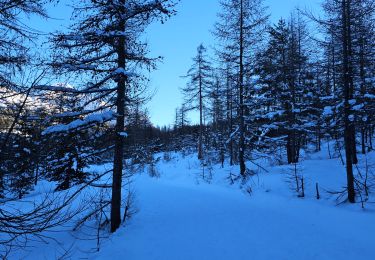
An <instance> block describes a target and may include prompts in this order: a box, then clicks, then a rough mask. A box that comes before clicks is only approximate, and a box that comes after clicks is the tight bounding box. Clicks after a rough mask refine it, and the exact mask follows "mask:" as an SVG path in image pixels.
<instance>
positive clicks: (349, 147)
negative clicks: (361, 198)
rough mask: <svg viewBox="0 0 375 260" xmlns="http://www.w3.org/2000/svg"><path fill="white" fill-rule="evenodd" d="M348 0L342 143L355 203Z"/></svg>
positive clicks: (346, 2) (345, 1)
mask: <svg viewBox="0 0 375 260" xmlns="http://www.w3.org/2000/svg"><path fill="white" fill-rule="evenodd" d="M349 1H350V0H343V1H342V23H343V24H342V31H343V37H342V42H343V68H344V72H343V81H344V97H345V100H344V110H345V111H344V124H345V126H344V127H345V129H344V142H345V154H346V175H347V186H348V187H347V190H348V200H349V202H350V203H355V189H354V175H353V152H354V151H353V139H352V137H353V136H352V135H353V132H352V127H351V125H352V122H351V121H350V119H349V116H350V103H349V100H350V94H351V93H350V92H351V91H350V88H351V86H350V77H351V75H350V68H349V44H348V43H349V41H350V40H351V39H350V38H349V36H350V35H349V31H350V29H349V28H350V20H349V18H350V17H349V12H348V10H349V9H350V6H349V4H350V2H349Z"/></svg>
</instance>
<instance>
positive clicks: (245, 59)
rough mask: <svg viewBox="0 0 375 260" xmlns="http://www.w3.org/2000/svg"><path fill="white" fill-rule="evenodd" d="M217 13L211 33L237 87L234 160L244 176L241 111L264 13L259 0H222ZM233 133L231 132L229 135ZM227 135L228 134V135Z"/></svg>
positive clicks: (244, 102)
mask: <svg viewBox="0 0 375 260" xmlns="http://www.w3.org/2000/svg"><path fill="white" fill-rule="evenodd" d="M220 5H221V12H220V13H219V14H218V19H219V21H218V22H217V23H216V25H215V29H214V34H215V36H216V38H217V39H218V41H219V45H220V46H221V49H222V56H224V57H225V59H226V60H227V61H228V62H231V63H232V64H233V66H234V68H235V71H236V78H237V80H236V85H237V93H238V94H237V96H238V102H237V111H238V113H237V121H238V122H237V123H238V129H237V130H236V131H235V132H236V133H237V134H238V136H239V145H238V147H239V148H238V154H239V156H238V159H239V164H240V174H241V175H242V176H245V175H246V164H245V150H246V125H245V116H246V114H245V110H246V103H247V102H248V99H249V95H248V93H249V92H250V89H251V86H250V85H249V84H247V83H250V82H251V80H250V77H251V74H252V71H253V69H254V68H253V65H252V62H254V60H252V59H253V58H254V57H255V49H256V47H257V46H258V44H259V42H261V39H262V37H261V32H262V31H263V30H264V28H265V25H266V22H267V20H268V16H267V15H266V14H265V11H266V9H265V7H264V5H263V0H223V1H221V2H220ZM232 134H233V133H232ZM232 134H231V135H232Z"/></svg>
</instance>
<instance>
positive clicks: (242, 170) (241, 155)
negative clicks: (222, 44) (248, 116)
mask: <svg viewBox="0 0 375 260" xmlns="http://www.w3.org/2000/svg"><path fill="white" fill-rule="evenodd" d="M240 5H241V6H240V28H239V29H240V39H239V44H240V72H239V92H240V93H239V98H240V104H239V106H240V107H239V117H240V127H239V133H240V143H239V153H238V155H239V156H238V159H239V163H240V174H241V175H242V176H245V175H246V165H245V158H244V157H245V156H244V155H245V118H244V65H243V58H244V57H243V56H244V32H243V31H244V28H243V27H244V10H243V0H241V2H240Z"/></svg>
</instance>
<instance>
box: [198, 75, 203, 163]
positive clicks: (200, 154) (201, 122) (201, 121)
mask: <svg viewBox="0 0 375 260" xmlns="http://www.w3.org/2000/svg"><path fill="white" fill-rule="evenodd" d="M202 142H203V95H202V77H201V76H199V144H198V146H199V147H198V159H199V160H202V159H203V145H202Z"/></svg>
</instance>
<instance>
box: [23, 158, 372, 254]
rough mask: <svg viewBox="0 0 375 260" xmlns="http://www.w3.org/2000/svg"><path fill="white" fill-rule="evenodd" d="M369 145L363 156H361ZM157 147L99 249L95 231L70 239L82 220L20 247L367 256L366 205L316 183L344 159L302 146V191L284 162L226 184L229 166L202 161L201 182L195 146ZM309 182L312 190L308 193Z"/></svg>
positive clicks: (337, 183)
mask: <svg viewBox="0 0 375 260" xmlns="http://www.w3.org/2000/svg"><path fill="white" fill-rule="evenodd" d="M374 155H375V154H374V153H372V154H369V155H368V156H367V158H368V159H369V162H370V163H371V162H375V156H374ZM159 156H160V157H161V160H160V161H159V162H158V163H157V165H156V170H157V172H158V173H159V174H160V178H151V177H149V176H148V174H147V170H146V171H145V172H144V173H140V174H137V175H136V176H135V177H134V182H133V184H132V187H133V189H134V190H135V193H136V207H137V209H138V210H139V211H138V213H137V214H136V215H134V216H133V218H132V219H131V220H130V221H128V223H127V225H125V226H124V227H122V228H121V229H120V230H119V231H118V232H116V233H115V234H114V235H112V236H110V237H109V238H108V239H102V240H101V246H100V250H99V252H96V253H95V252H94V251H95V250H93V248H95V247H96V241H95V239H94V240H92V241H91V240H81V239H75V238H76V237H82V233H83V232H86V231H87V230H86V231H81V232H82V233H81V234H79V233H73V234H70V233H68V232H62V233H59V234H57V235H56V238H58V239H59V240H60V241H62V244H60V246H56V244H53V243H52V244H50V245H44V244H38V245H37V244H35V246H36V248H35V249H31V250H30V252H29V253H27V254H26V255H25V254H23V256H26V258H27V259H54V258H57V257H58V256H59V255H61V254H64V251H63V250H62V248H65V249H66V250H69V252H68V253H67V254H66V257H65V258H67V259H130V260H138V259H140V260H143V259H145V260H153V259H155V260H156V259H157V260H179V259H181V260H182V259H187V260H194V259H204V260H210V259H213V260H218V259H255V260H257V259H288V260H290V259H298V260H300V259H319V260H325V259H327V260H328V259H329V260H331V259H350V260H352V259H356V260H360V259H363V260H367V259H368V260H372V259H375V247H374V234H375V221H374V219H375V211H374V209H375V208H374V206H373V204H367V205H366V209H364V210H363V209H361V205H360V204H356V205H348V204H341V205H338V206H336V201H335V197H333V196H332V195H330V194H329V193H327V192H325V190H341V188H342V187H344V186H345V168H344V166H343V165H342V164H341V162H340V160H339V159H332V160H329V159H327V155H326V153H325V152H321V153H318V154H313V155H306V156H305V159H304V161H303V162H302V163H301V166H300V167H299V170H300V171H302V172H303V175H304V176H305V180H306V191H305V193H306V197H305V198H303V199H302V198H298V197H297V195H296V193H295V192H293V191H292V190H291V189H290V187H289V184H288V183H287V181H286V180H287V179H288V177H287V175H288V172H290V171H291V169H290V167H289V166H273V167H270V166H268V167H266V168H267V170H268V171H269V172H268V173H266V172H260V174H259V175H257V176H254V177H252V179H251V180H250V181H248V182H247V183H246V184H241V183H236V184H234V185H230V184H229V183H228V180H227V176H228V174H229V172H232V173H237V171H238V169H237V167H230V166H226V167H224V168H223V169H222V168H221V167H220V165H215V166H213V167H212V169H209V168H206V169H205V174H206V176H207V174H209V173H210V171H211V173H212V174H213V175H212V180H211V181H210V183H207V182H206V181H204V180H202V178H201V176H202V168H201V166H200V164H199V162H198V160H197V159H196V155H189V156H186V157H183V156H182V155H181V154H179V153H175V154H172V157H173V159H172V160H171V161H168V162H166V161H163V159H162V157H163V156H162V155H159ZM361 160H362V161H363V160H364V157H362V158H361ZM264 164H265V163H264ZM249 166H250V163H249ZM106 167H108V166H96V167H95V169H96V170H97V171H98V170H103V169H104V168H106ZM317 182H318V183H319V186H320V187H321V190H320V192H321V196H322V198H321V199H320V200H317V199H316V197H315V195H316V193H315V184H316V183H317ZM250 189H251V191H252V192H251V194H250V193H249V191H250ZM83 237H84V236H83ZM41 248H43V250H40V249H41ZM19 256H20V257H21V255H19ZM17 259H18V258H17Z"/></svg>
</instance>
